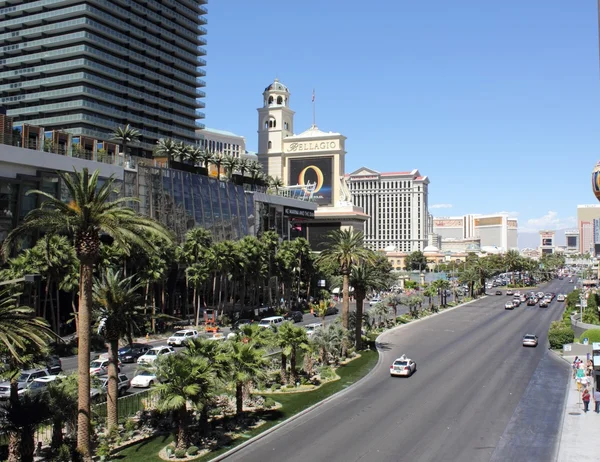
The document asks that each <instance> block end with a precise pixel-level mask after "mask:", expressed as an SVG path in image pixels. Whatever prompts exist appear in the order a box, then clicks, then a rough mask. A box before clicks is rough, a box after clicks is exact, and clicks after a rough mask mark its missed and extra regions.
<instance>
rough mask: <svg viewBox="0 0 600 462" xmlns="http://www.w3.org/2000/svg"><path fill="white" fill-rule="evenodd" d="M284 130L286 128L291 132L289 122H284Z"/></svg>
mask: <svg viewBox="0 0 600 462" xmlns="http://www.w3.org/2000/svg"><path fill="white" fill-rule="evenodd" d="M283 128H285V129H286V130H289V129H290V126H289V124H288V123H287V122H283Z"/></svg>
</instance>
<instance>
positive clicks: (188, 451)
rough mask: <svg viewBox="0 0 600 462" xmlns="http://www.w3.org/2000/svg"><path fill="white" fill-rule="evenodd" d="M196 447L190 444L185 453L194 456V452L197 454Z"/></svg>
mask: <svg viewBox="0 0 600 462" xmlns="http://www.w3.org/2000/svg"><path fill="white" fill-rule="evenodd" d="M198 451H199V449H198V447H197V446H190V447H189V448H188V450H187V454H188V456H195V455H196V454H198Z"/></svg>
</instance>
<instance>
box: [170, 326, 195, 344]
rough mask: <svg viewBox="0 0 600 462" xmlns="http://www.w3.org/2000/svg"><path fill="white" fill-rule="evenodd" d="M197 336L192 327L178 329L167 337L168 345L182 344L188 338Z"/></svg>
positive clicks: (191, 338)
mask: <svg viewBox="0 0 600 462" xmlns="http://www.w3.org/2000/svg"><path fill="white" fill-rule="evenodd" d="M195 338H198V331H197V330H194V329H184V330H178V331H177V332H175V333H174V334H173V335H171V336H170V337H169V338H168V339H167V345H169V346H183V345H185V344H186V343H187V342H189V341H190V340H193V339H195Z"/></svg>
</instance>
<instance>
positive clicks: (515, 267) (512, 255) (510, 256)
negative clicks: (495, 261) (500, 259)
mask: <svg viewBox="0 0 600 462" xmlns="http://www.w3.org/2000/svg"><path fill="white" fill-rule="evenodd" d="M521 262H522V259H521V255H519V252H518V251H517V250H509V251H508V252H506V253H505V254H504V266H505V268H506V270H507V271H510V272H511V282H512V283H514V282H515V275H514V272H515V271H519V270H520V269H521Z"/></svg>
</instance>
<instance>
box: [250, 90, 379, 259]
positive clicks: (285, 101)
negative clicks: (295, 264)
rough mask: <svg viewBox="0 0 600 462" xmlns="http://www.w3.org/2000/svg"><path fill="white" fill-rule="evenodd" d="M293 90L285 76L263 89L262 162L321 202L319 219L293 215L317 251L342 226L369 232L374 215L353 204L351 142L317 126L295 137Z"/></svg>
mask: <svg viewBox="0 0 600 462" xmlns="http://www.w3.org/2000/svg"><path fill="white" fill-rule="evenodd" d="M289 103H290V92H289V90H288V88H287V87H286V86H285V85H283V84H282V83H281V82H279V80H277V79H275V81H274V82H273V83H272V84H271V85H269V86H268V87H267V88H266V89H265V91H264V92H263V107H261V108H259V109H258V160H259V162H260V163H261V164H262V166H263V169H264V171H265V173H266V174H267V175H269V176H271V177H273V178H275V177H279V178H281V179H282V181H283V183H284V185H285V186H286V187H289V188H293V187H294V186H296V187H299V188H300V187H301V188H303V189H306V190H310V191H311V192H312V199H313V202H314V203H316V204H317V205H318V207H317V210H316V211H315V213H314V217H312V216H311V217H298V216H295V217H294V216H293V215H294V211H293V210H287V209H286V210H285V211H284V213H285V214H287V215H288V216H290V217H293V218H292V219H291V220H290V222H291V227H292V235H293V236H294V237H305V238H306V239H308V241H309V242H310V244H311V246H312V248H313V249H314V250H316V251H319V250H323V246H324V242H325V240H326V237H327V234H328V233H330V232H331V231H333V230H337V229H356V230H359V231H364V229H365V226H364V225H365V222H366V221H367V220H368V219H369V216H368V215H367V214H366V213H364V211H363V209H362V208H360V207H357V206H355V205H354V204H353V203H352V199H351V196H350V191H349V190H348V187H347V185H346V179H345V176H344V167H345V156H346V151H345V141H346V137H345V136H343V135H341V134H340V133H332V132H328V133H326V132H323V131H321V130H319V129H318V128H317V126H316V125H313V126H312V127H310V128H309V129H308V130H306V131H304V132H302V133H300V134H298V135H294V111H292V110H291V109H290V107H289Z"/></svg>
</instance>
